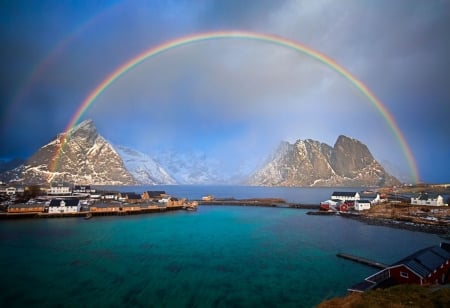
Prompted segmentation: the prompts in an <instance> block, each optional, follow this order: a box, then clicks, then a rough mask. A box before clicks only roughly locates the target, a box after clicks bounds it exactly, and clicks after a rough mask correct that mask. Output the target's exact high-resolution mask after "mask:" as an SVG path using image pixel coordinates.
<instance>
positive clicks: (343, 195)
mask: <svg viewBox="0 0 450 308" xmlns="http://www.w3.org/2000/svg"><path fill="white" fill-rule="evenodd" d="M359 199H360V195H359V193H358V192H354V191H335V192H333V194H332V195H331V200H334V201H336V200H341V201H355V200H359Z"/></svg>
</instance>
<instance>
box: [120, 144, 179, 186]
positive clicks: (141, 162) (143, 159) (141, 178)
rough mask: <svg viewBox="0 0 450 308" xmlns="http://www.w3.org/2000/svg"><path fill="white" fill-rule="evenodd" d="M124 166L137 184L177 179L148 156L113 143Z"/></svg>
mask: <svg viewBox="0 0 450 308" xmlns="http://www.w3.org/2000/svg"><path fill="white" fill-rule="evenodd" d="M114 148H115V149H116V151H117V153H119V155H120V157H121V158H122V160H123V162H124V164H125V168H126V169H127V170H128V171H129V172H130V173H131V175H132V176H133V177H134V179H135V180H136V181H137V182H138V183H139V184H147V185H148V184H151V185H158V184H177V181H176V180H175V179H174V178H173V177H172V176H171V175H170V174H169V173H168V172H167V171H166V170H165V169H164V168H163V167H162V166H161V165H160V164H159V163H157V162H156V161H155V160H153V159H152V158H151V157H150V156H148V155H146V154H144V153H141V152H139V151H136V150H133V149H130V148H127V147H124V146H120V145H115V146H114Z"/></svg>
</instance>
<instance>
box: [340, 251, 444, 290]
mask: <svg viewBox="0 0 450 308" xmlns="http://www.w3.org/2000/svg"><path fill="white" fill-rule="evenodd" d="M448 282H450V243H445V242H442V243H441V244H440V245H435V246H431V247H427V248H424V249H421V250H419V251H416V252H414V253H413V254H411V255H409V256H407V257H405V258H403V259H401V260H399V261H397V262H395V263H394V264H392V265H390V266H388V267H386V268H385V269H382V270H381V271H379V272H377V273H375V274H373V275H371V276H369V277H367V278H365V279H364V281H363V282H361V283H358V284H356V285H354V286H352V287H351V288H349V289H348V290H349V291H350V292H364V291H368V290H371V289H374V288H377V287H382V286H392V285H396V284H419V285H426V284H445V283H448Z"/></svg>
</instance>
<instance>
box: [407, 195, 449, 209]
mask: <svg viewBox="0 0 450 308" xmlns="http://www.w3.org/2000/svg"><path fill="white" fill-rule="evenodd" d="M411 204H414V205H430V206H448V204H446V203H444V197H442V196H441V195H433V194H427V193H421V194H420V195H418V196H417V197H411Z"/></svg>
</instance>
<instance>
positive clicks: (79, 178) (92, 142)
mask: <svg viewBox="0 0 450 308" xmlns="http://www.w3.org/2000/svg"><path fill="white" fill-rule="evenodd" d="M64 137H66V142H65V143H64V142H63V140H64ZM57 153H59V155H57ZM57 156H58V157H57ZM53 166H55V167H54V168H53ZM52 169H54V170H52ZM13 172H15V179H16V180H20V181H22V182H24V183H26V184H29V183H45V182H70V183H77V184H97V185H131V184H137V181H136V180H135V179H134V178H133V176H132V175H131V174H130V173H129V172H128V171H127V170H126V168H125V166H124V163H123V161H122V159H121V157H120V155H119V154H118V153H117V152H116V151H115V150H114V148H113V147H112V145H111V144H110V143H109V142H108V141H106V140H105V138H103V137H102V136H100V135H99V134H98V132H97V129H96V128H95V126H94V123H93V122H92V120H86V121H83V122H81V123H80V124H78V125H77V126H75V127H74V128H72V129H71V130H70V132H68V133H67V136H65V135H64V134H59V135H58V136H56V137H55V139H53V140H52V141H51V142H49V143H48V144H46V145H44V146H43V147H41V148H40V149H39V150H38V151H37V152H36V153H35V154H33V155H32V156H31V157H30V158H29V159H28V160H27V161H26V162H25V163H24V164H23V165H22V166H20V167H18V168H16V169H14V170H13Z"/></svg>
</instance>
